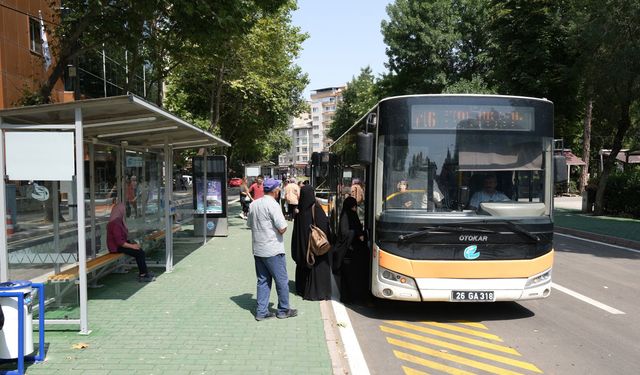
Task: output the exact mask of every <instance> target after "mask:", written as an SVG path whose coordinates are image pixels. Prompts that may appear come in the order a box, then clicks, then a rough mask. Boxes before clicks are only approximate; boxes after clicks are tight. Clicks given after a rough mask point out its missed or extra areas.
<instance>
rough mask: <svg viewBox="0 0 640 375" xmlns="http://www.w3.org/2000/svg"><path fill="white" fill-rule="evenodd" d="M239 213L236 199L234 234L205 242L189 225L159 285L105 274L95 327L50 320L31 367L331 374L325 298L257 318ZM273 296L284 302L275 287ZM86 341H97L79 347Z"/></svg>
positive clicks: (44, 370)
mask: <svg viewBox="0 0 640 375" xmlns="http://www.w3.org/2000/svg"><path fill="white" fill-rule="evenodd" d="M238 213H239V206H238V205H237V204H235V205H231V206H230V207H229V224H230V225H229V236H228V237H216V238H213V239H211V240H210V241H209V242H208V243H207V244H206V245H205V246H200V245H197V244H193V243H187V241H186V240H184V239H183V236H184V235H185V234H184V233H180V236H181V238H180V240H179V241H176V243H175V245H174V247H175V251H174V259H176V262H177V263H176V265H175V270H174V271H173V272H171V273H168V274H167V273H164V272H162V269H160V268H155V269H154V272H156V273H158V278H157V280H156V281H155V282H153V283H148V284H143V283H138V282H137V281H136V280H135V270H131V271H130V272H129V273H128V274H111V275H108V276H106V277H104V278H103V279H101V281H100V282H101V284H104V287H103V288H99V289H90V290H89V328H90V329H91V330H92V333H91V334H90V335H88V336H81V335H78V334H77V327H73V328H72V327H64V326H63V327H62V328H58V327H59V326H56V330H49V327H47V332H46V342H47V344H48V345H49V347H48V351H47V360H46V361H45V362H44V363H41V364H34V365H30V366H29V367H28V368H27V374H57V373H60V374H62V373H64V374H71V375H74V374H108V375H116V374H123V373H127V374H174V373H175V374H178V373H180V374H242V373H256V374H280V373H291V374H298V373H304V374H305V375H313V374H331V373H332V366H331V360H330V357H329V354H328V350H327V347H326V342H325V336H324V329H323V322H322V319H321V314H320V305H319V303H318V302H310V301H304V300H302V299H301V298H300V297H297V296H295V295H293V294H291V295H290V301H291V305H292V307H294V308H297V309H298V311H299V316H298V317H296V318H291V319H285V320H279V319H272V320H268V321H263V322H256V321H255V319H254V315H253V314H254V312H255V289H256V286H255V283H256V281H255V269H254V263H253V256H252V254H251V232H250V231H249V230H248V229H246V226H245V222H244V220H242V219H240V218H237V216H238ZM288 224H289V228H288V230H287V233H286V235H285V236H286V238H285V241H286V242H285V243H286V248H287V262H288V263H287V268H288V271H289V276H290V278H293V275H294V271H295V269H294V266H295V265H294V263H293V262H292V261H291V257H290V254H289V250H290V249H289V244H290V241H291V232H292V230H293V224H292V222H289V223H288ZM186 228H187V230H188V229H189V228H188V227H186ZM271 302H272V303H273V305H272V308H274V309H275V305H276V304H277V296H276V293H275V288H273V291H272V295H271ZM34 338H35V336H34ZM80 342H83V343H86V344H88V347H87V348H86V349H81V350H80V349H72V346H73V345H74V344H76V343H80Z"/></svg>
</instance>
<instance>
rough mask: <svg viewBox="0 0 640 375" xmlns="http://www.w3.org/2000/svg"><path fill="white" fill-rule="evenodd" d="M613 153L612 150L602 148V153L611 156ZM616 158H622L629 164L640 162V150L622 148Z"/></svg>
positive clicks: (622, 160) (621, 159)
mask: <svg viewBox="0 0 640 375" xmlns="http://www.w3.org/2000/svg"><path fill="white" fill-rule="evenodd" d="M610 154H611V150H605V149H602V150H600V155H604V156H609V155H610ZM616 159H618V160H620V161H621V162H623V163H628V164H640V150H636V151H630V150H620V152H618V155H617V156H616Z"/></svg>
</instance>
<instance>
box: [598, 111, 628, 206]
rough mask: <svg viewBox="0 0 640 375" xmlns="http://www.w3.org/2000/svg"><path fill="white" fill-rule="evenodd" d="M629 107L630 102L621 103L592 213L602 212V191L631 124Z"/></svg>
mask: <svg viewBox="0 0 640 375" xmlns="http://www.w3.org/2000/svg"><path fill="white" fill-rule="evenodd" d="M630 108H631V103H630V102H628V101H627V102H625V103H623V104H622V106H621V109H620V120H619V121H618V128H617V130H616V134H615V136H614V138H613V145H612V147H611V154H609V157H607V161H606V162H605V163H604V168H603V171H602V175H601V176H600V182H599V183H598V191H597V192H596V202H595V210H594V214H596V215H602V214H603V213H604V205H603V204H604V193H605V189H606V187H607V179H608V178H609V175H611V172H612V171H613V168H615V162H616V157H617V156H618V153H619V152H620V150H621V149H622V141H623V140H624V137H625V136H626V134H627V131H628V130H629V127H630V126H631V117H630V113H629V111H630Z"/></svg>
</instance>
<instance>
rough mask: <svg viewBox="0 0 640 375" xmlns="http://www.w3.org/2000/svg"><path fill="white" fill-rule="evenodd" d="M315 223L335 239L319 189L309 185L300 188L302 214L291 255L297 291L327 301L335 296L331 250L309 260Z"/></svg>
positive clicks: (307, 298) (295, 224)
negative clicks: (330, 259)
mask: <svg viewBox="0 0 640 375" xmlns="http://www.w3.org/2000/svg"><path fill="white" fill-rule="evenodd" d="M311 224H315V226H317V227H318V228H320V229H321V230H322V231H323V232H324V233H325V234H326V235H327V238H331V237H330V236H329V219H328V218H327V215H326V214H325V213H324V211H323V210H322V207H320V205H319V204H316V192H315V190H314V189H313V187H312V186H311V185H305V186H303V187H302V189H301V190H300V201H299V204H298V213H297V214H296V216H295V221H294V223H293V235H292V237H291V256H292V257H293V260H294V261H295V262H296V294H298V295H300V296H302V298H304V299H306V300H309V301H323V300H328V299H331V265H330V263H329V257H330V256H331V251H329V252H328V253H326V254H324V255H316V256H315V263H313V264H309V263H307V251H308V246H309V235H310V232H311Z"/></svg>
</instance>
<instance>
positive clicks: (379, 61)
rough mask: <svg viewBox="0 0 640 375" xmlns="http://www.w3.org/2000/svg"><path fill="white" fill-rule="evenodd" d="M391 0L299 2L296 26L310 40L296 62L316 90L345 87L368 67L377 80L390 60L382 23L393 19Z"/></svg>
mask: <svg viewBox="0 0 640 375" xmlns="http://www.w3.org/2000/svg"><path fill="white" fill-rule="evenodd" d="M389 3H391V1H388V0H323V1H321V0H298V10H297V11H295V12H294V13H293V24H294V25H296V26H299V27H300V28H301V29H302V31H303V32H306V33H307V34H309V38H308V39H307V40H306V41H305V42H304V43H303V44H302V47H303V50H302V52H301V54H300V57H299V59H298V60H296V63H297V64H298V65H299V66H300V67H301V68H302V70H303V71H304V72H306V73H308V75H309V80H310V81H311V83H310V84H309V86H307V89H306V90H305V92H304V96H305V98H306V99H309V93H310V92H311V91H313V90H316V89H320V88H325V87H334V86H341V85H344V84H346V83H348V82H349V81H351V79H352V78H353V77H354V76H357V75H358V74H359V73H360V69H361V68H364V67H366V66H367V65H368V66H370V67H371V69H372V70H373V73H374V75H375V76H376V77H377V76H378V75H380V74H381V73H383V72H385V71H386V69H385V67H384V63H385V62H386V61H387V58H386V55H385V53H384V51H385V44H384V42H383V40H382V33H381V32H380V22H381V21H382V20H383V19H387V20H388V19H389V17H388V16H387V12H386V10H385V8H386V6H387V4H389Z"/></svg>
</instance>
